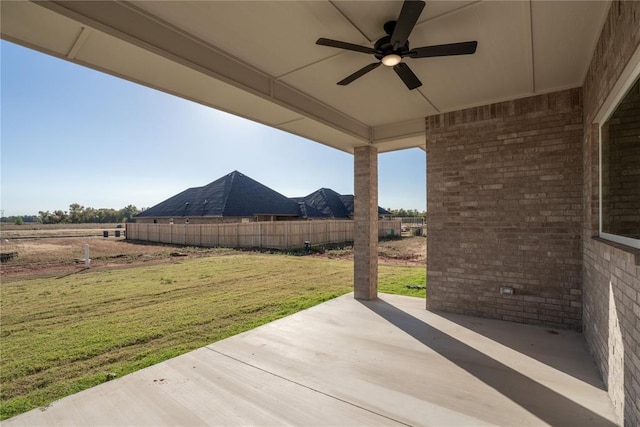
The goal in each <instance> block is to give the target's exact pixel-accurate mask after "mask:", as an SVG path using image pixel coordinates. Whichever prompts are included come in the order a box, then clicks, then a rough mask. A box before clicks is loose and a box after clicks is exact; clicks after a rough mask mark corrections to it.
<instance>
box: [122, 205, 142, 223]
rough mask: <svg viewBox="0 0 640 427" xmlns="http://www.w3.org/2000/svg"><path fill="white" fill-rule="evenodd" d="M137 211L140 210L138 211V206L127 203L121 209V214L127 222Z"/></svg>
mask: <svg viewBox="0 0 640 427" xmlns="http://www.w3.org/2000/svg"><path fill="white" fill-rule="evenodd" d="M139 213H140V211H138V208H136V207H135V206H134V205H129V206H126V207H124V208H123V209H122V216H123V217H124V219H125V221H127V222H129V221H131V218H133V217H134V216H136V215H138V214H139Z"/></svg>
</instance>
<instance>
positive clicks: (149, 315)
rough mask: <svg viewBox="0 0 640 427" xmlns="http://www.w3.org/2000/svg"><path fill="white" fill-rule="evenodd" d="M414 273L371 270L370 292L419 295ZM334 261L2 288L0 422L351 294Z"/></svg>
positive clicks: (114, 275)
mask: <svg viewBox="0 0 640 427" xmlns="http://www.w3.org/2000/svg"><path fill="white" fill-rule="evenodd" d="M425 276H426V270H425V268H424V267H415V266H408V267H407V266H392V265H391V266H387V265H381V266H379V290H380V291H381V292H388V293H401V294H405V295H413V296H421V297H424V296H425V291H424V290H416V289H407V288H406V285H420V286H423V285H424V284H425V283H426V277H425ZM352 283H353V263H352V262H350V261H348V260H342V259H328V258H318V257H310V256H307V257H294V256H284V255H268V254H256V253H250V254H246V253H238V254H233V255H227V256H220V257H206V258H195V259H188V260H185V261H183V262H174V263H170V264H156V265H148V266H144V265H143V266H137V267H132V268H121V269H105V270H97V271H96V270H85V271H81V272H78V273H75V274H71V275H67V276H64V277H60V278H36V279H28V280H25V279H17V278H16V279H9V280H3V283H2V289H1V295H0V296H1V298H0V309H1V311H0V319H1V324H2V329H1V332H0V338H1V340H2V346H1V348H0V387H1V389H0V405H1V408H0V419H6V418H9V417H11V416H14V415H17V414H19V413H22V412H25V411H28V410H30V409H33V408H36V407H39V406H43V405H47V404H49V403H51V402H53V401H54V400H57V399H60V398H61V397H64V396H67V395H69V394H73V393H76V392H78V391H80V390H83V389H86V388H89V387H92V386H95V385H97V384H100V383H102V382H105V381H108V380H110V379H112V378H115V377H121V376H123V375H126V374H128V373H130V372H133V371H136V370H138V369H141V368H144V367H146V366H150V365H152V364H155V363H158V362H161V361H163V360H165V359H168V358H171V357H174V356H177V355H179V354H182V353H185V352H187V351H190V350H192V349H195V348H198V347H202V346H204V345H207V344H210V343H212V342H214V341H217V340H220V339H223V338H226V337H228V336H231V335H234V334H237V333H239V332H242V331H246V330H248V329H251V328H254V327H256V326H259V325H262V324H264V323H267V322H269V321H272V320H274V319H277V318H280V317H283V316H287V315H289V314H292V313H294V312H297V311H299V310H302V309H305V308H308V307H311V306H313V305H316V304H319V303H321V302H323V301H326V300H328V299H331V298H334V297H336V296H339V295H342V294H344V293H347V292H349V291H351V290H352Z"/></svg>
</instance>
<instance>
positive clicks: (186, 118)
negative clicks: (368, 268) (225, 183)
mask: <svg viewBox="0 0 640 427" xmlns="http://www.w3.org/2000/svg"><path fill="white" fill-rule="evenodd" d="M0 61H1V62H0V64H1V75H0V78H1V86H0V102H1V105H0V108H1V109H0V114H1V116H0V118H1V123H0V124H1V127H0V129H1V130H0V143H1V146H0V147H1V149H0V156H1V180H2V181H1V199H0V201H1V209H2V211H3V214H4V215H5V216H11V215H30V214H37V213H38V211H40V210H50V211H53V210H57V209H62V210H67V209H68V208H69V205H70V204H71V203H80V204H81V205H83V206H86V207H89V206H90V207H93V208H114V209H120V208H122V207H124V206H126V205H129V204H133V205H136V206H137V207H138V208H142V207H151V206H153V205H155V204H157V203H159V202H161V201H163V200H165V199H167V198H168V197H170V196H172V195H174V194H176V193H178V192H180V191H183V190H185V189H186V188H189V187H199V186H202V185H205V184H208V183H209V182H211V181H214V180H216V179H218V178H220V177H221V176H223V175H225V174H227V173H229V172H231V171H233V170H238V171H240V172H242V173H243V174H245V175H247V176H249V177H251V178H253V179H255V180H257V181H259V182H261V183H262V184H264V185H266V186H268V187H270V188H272V189H274V190H276V191H278V192H279V193H282V194H284V195H285V196H288V197H295V196H304V195H307V194H309V193H311V192H313V191H315V190H317V189H318V188H321V187H327V188H331V189H333V190H335V191H337V192H338V193H341V194H353V156H352V155H351V154H347V153H344V152H342V151H339V150H336V149H333V148H329V147H326V146H324V145H321V144H319V143H316V142H313V141H309V140H306V139H304V138H300V137H298V136H294V135H291V134H288V133H285V132H282V131H279V130H276V129H272V128H269V127H266V126H263V125H260V124H258V123H254V122H251V121H248V120H245V119H242V118H239V117H236V116H233V115H230V114H226V113H223V112H220V111H217V110H213V109H211V108H208V107H204V106H201V105H199V104H196V103H193V102H191V101H186V100H183V99H180V98H177V97H175V96H172V95H168V94H165V93H162V92H159V91H156V90H154V89H149V88H146V87H143V86H140V85H137V84H134V83H130V82H128V81H125V80H122V79H119V78H116V77H112V76H109V75H106V74H103V73H99V72H97V71H93V70H90V69H88V68H85V67H81V66H78V65H75V64H72V63H70V62H66V61H63V60H60V59H57V58H54V57H51V56H48V55H44V54H41V53H39V52H35V51H33V50H30V49H26V48H23V47H21V46H17V45H14V44H12V43H9V42H5V41H2V42H0ZM425 174H426V170H425V153H424V151H422V150H419V149H411V150H402V151H397V152H392V153H383V154H380V155H379V156H378V175H379V176H378V179H379V184H378V191H379V205H380V206H382V207H384V208H392V209H398V208H404V209H417V210H420V211H423V210H425V205H426V202H425V198H426V197H425V192H426V190H425V186H426V183H425Z"/></svg>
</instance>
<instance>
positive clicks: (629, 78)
mask: <svg viewBox="0 0 640 427" xmlns="http://www.w3.org/2000/svg"><path fill="white" fill-rule="evenodd" d="M639 77H640V46H639V47H638V48H637V49H636V52H635V53H634V54H633V56H632V57H631V59H630V60H629V63H628V64H627V67H626V68H625V69H624V71H623V73H622V74H621V75H620V78H619V79H618V82H617V83H616V85H615V86H614V87H613V89H612V90H611V92H610V93H609V96H608V97H607V99H606V100H605V102H604V104H603V105H602V108H600V111H599V112H598V114H597V115H596V118H595V120H594V123H597V124H598V219H599V221H598V222H599V224H598V236H599V237H601V238H602V239H606V240H610V241H612V242H615V243H620V244H622V245H625V246H630V247H632V248H637V249H640V239H633V238H631V237H624V236H619V235H617V234H610V233H605V232H603V231H602V125H603V124H604V123H605V122H606V121H607V120H609V118H610V117H611V115H612V114H613V112H614V111H615V110H616V108H617V107H618V104H620V101H622V99H623V98H624V96H625V95H626V94H627V92H628V91H629V89H630V88H631V86H632V85H633V83H634V82H635V81H636V79H637V78H639Z"/></svg>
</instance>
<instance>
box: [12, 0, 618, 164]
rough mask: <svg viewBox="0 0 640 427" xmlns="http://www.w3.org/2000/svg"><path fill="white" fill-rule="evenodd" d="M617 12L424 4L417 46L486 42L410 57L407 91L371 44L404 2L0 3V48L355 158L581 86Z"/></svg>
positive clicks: (541, 5)
mask: <svg viewBox="0 0 640 427" xmlns="http://www.w3.org/2000/svg"><path fill="white" fill-rule="evenodd" d="M609 4H610V2H609V1H568V2H558V1H556V2H546V1H532V2H531V1H519V2H511V1H504V2H502V1H427V4H426V7H425V9H424V11H423V13H422V15H421V16H420V19H419V20H418V23H417V25H416V27H415V29H414V31H413V32H412V34H411V36H410V43H411V47H418V46H426V45H433V44H443V43H454V42H461V41H469V40H477V41H478V43H479V45H478V50H477V52H476V54H475V55H465V56H454V57H439V58H424V59H406V62H407V64H408V65H409V66H410V67H411V68H412V70H413V71H414V72H415V74H416V75H417V76H418V77H419V78H420V80H421V81H422V82H423V86H422V87H420V88H418V89H417V90H413V91H409V90H407V89H406V88H405V87H404V85H403V83H402V82H401V81H400V79H399V78H398V76H397V75H395V73H394V72H393V70H391V69H389V68H386V67H383V66H381V67H378V68H377V69H376V70H373V71H372V72H370V73H368V74H367V75H365V76H363V77H362V78H360V79H358V80H356V81H355V82H353V83H352V84H350V85H348V86H346V87H342V86H337V85H336V84H335V83H336V82H337V81H339V80H341V79H342V78H344V77H346V76H347V75H349V74H351V73H353V72H354V71H356V70H358V69H359V68H361V67H363V66H364V65H366V64H369V63H372V62H373V61H375V59H374V58H373V57H372V56H371V55H367V54H362V53H357V52H350V51H343V50H340V49H335V48H329V47H326V46H318V45H316V44H315V41H316V40H317V38H319V37H326V38H331V39H336V40H342V41H346V42H350V43H355V44H360V45H363V46H371V45H372V44H373V42H374V41H375V40H376V39H377V38H379V37H381V36H383V35H384V33H383V30H382V25H383V24H384V22H386V21H387V20H392V19H395V18H396V17H397V16H398V13H399V11H400V9H401V7H402V2H401V1H353V2H351V1H174V2H168V1H136V2H133V3H132V2H126V1H119V2H115V1H110V0H107V1H100V2H95V1H88V2H77V1H48V2H38V3H29V2H25V1H2V2H0V7H1V8H2V9H1V12H2V13H1V16H2V25H1V26H0V30H1V32H2V37H3V38H5V39H7V40H10V41H13V42H16V43H19V44H22V45H25V46H28V47H32V48H34V49H37V50H40V51H43V52H46V53H50V54H53V55H56V56H59V57H62V58H65V59H68V60H70V61H74V62H76V63H79V64H82V65H87V66H89V67H92V68H95V69H99V70H102V71H104V72H107V73H110V74H113V75H116V76H120V77H123V78H125V79H129V80H132V81H135V82H138V83H141V84H144V85H147V86H150V87H154V88H157V89H159V90H163V91H166V92H168V93H172V94H175V95H177V96H181V97H184V98H187V99H191V100H193V101H196V102H199V103H202V104H204V105H208V106H212V107H214V108H217V109H220V110H223V111H227V112H230V113H233V114H236V115H239V116H242V117H246V118H249V119H252V120H255V121H257V122H260V123H264V124H267V125H269V126H273V127H277V128H279V129H282V130H285V131H288V132H291V133H294V134H297V135H300V136H304V137H306V138H309V139H311V140H314V141H318V142H321V143H323V144H326V145H328V146H331V147H335V148H338V149H341V150H344V151H347V152H353V148H354V147H356V146H358V145H363V144H368V143H372V144H374V145H376V146H377V147H378V149H379V150H380V151H381V152H383V151H389V150H397V149H403V148H409V147H413V146H418V147H422V148H424V145H425V141H424V117H425V116H429V115H432V114H437V113H439V112H446V111H455V110H459V109H463V108H468V107H473V106H480V105H486V104H489V103H493V102H498V101H503V100H508V99H515V98H521V97H524V96H530V95H535V94H538V93H544V92H549V91H553V90H559V89H565V88H570V87H578V86H581V85H582V83H583V80H584V76H585V73H586V69H587V67H588V64H589V61H590V58H591V55H592V52H593V49H594V46H595V43H596V41H597V37H598V36H599V33H600V29H601V28H602V23H603V22H604V19H605V16H606V13H607V11H608V8H609Z"/></svg>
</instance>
